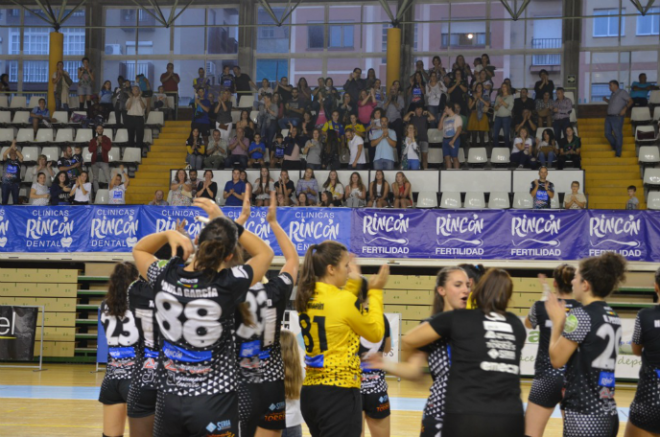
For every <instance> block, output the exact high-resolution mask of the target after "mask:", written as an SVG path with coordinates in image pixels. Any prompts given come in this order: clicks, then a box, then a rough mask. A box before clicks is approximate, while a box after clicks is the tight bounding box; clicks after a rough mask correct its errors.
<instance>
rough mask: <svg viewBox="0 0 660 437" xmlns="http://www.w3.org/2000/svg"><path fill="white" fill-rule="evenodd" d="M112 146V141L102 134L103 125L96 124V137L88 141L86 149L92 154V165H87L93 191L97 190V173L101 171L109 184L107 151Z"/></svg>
mask: <svg viewBox="0 0 660 437" xmlns="http://www.w3.org/2000/svg"><path fill="white" fill-rule="evenodd" d="M111 148H112V141H111V140H110V138H108V137H107V136H105V135H104V134H103V126H101V125H99V126H96V137H95V138H93V139H92V140H91V141H90V142H89V146H88V147H87V150H88V151H89V153H91V154H92V165H91V166H90V167H89V176H90V179H91V181H92V182H93V183H94V192H98V190H99V175H100V172H103V174H104V175H105V180H106V182H108V184H110V166H109V164H108V152H109V151H110V149H111Z"/></svg>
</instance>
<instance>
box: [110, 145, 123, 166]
mask: <svg viewBox="0 0 660 437" xmlns="http://www.w3.org/2000/svg"><path fill="white" fill-rule="evenodd" d="M120 161H121V156H120V150H119V147H111V148H110V150H108V163H109V164H112V163H113V162H120Z"/></svg>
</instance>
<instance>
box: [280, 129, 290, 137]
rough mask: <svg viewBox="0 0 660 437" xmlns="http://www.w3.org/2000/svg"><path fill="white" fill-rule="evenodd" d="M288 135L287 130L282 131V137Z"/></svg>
mask: <svg viewBox="0 0 660 437" xmlns="http://www.w3.org/2000/svg"><path fill="white" fill-rule="evenodd" d="M288 135H289V129H282V136H283V137H284V138H286V137H287V136H288Z"/></svg>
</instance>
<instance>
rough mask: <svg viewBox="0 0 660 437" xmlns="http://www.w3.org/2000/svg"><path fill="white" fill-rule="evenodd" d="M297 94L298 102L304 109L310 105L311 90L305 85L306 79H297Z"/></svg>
mask: <svg viewBox="0 0 660 437" xmlns="http://www.w3.org/2000/svg"><path fill="white" fill-rule="evenodd" d="M297 88H298V93H299V96H300V101H301V103H302V105H303V106H304V107H307V106H309V105H310V104H311V103H312V89H311V88H310V87H309V84H308V83H307V79H305V78H304V77H301V78H300V79H298V86H297Z"/></svg>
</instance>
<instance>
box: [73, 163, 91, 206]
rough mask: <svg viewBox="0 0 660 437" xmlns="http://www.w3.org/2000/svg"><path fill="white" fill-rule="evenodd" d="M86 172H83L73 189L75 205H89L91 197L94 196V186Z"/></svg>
mask: <svg viewBox="0 0 660 437" xmlns="http://www.w3.org/2000/svg"><path fill="white" fill-rule="evenodd" d="M88 181H89V175H88V173H87V172H86V171H83V172H81V173H80V174H79V175H78V177H77V178H76V181H75V182H74V184H73V188H72V189H71V196H73V204H74V205H89V197H90V194H92V184H91V182H88Z"/></svg>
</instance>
